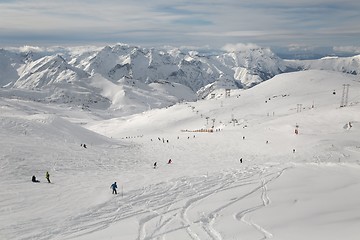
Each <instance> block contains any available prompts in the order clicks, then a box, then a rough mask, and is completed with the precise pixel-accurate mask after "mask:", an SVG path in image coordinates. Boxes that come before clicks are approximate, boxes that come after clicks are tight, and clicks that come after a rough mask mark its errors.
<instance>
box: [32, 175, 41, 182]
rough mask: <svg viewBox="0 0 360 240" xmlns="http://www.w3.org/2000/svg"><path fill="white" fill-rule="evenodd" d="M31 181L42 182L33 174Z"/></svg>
mask: <svg viewBox="0 0 360 240" xmlns="http://www.w3.org/2000/svg"><path fill="white" fill-rule="evenodd" d="M31 181H32V182H34V183H38V182H40V181H39V180H37V179H36V177H35V175H34V176H32V178H31Z"/></svg>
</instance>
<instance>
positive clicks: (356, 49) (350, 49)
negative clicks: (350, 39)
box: [334, 46, 360, 54]
mask: <svg viewBox="0 0 360 240" xmlns="http://www.w3.org/2000/svg"><path fill="white" fill-rule="evenodd" d="M334 51H335V52H340V53H355V54H360V46H342V47H341V46H337V47H334Z"/></svg>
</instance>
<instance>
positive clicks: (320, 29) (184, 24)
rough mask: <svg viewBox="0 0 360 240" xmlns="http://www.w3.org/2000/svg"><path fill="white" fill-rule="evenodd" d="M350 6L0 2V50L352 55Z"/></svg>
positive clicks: (312, 0)
mask: <svg viewBox="0 0 360 240" xmlns="http://www.w3.org/2000/svg"><path fill="white" fill-rule="evenodd" d="M359 12H360V2H359V1H358V0H344V1H338V0H298V1H289V0H286V1H285V0H251V1H248V0H223V1H218V0H216V1H215V0H206V1H205V0H192V1H188V0H185V1H184V0H183V1H180V0H151V1H149V0H132V1H123V0H107V1H101V0H77V1H73V0H71V1H70V0H57V1H48V0H0V18H1V21H0V47H4V46H14V45H17V46H21V45H87V44H89V45H104V44H112V43H118V42H121V43H130V44H137V45H141V46H145V47H146V46H154V47H156V46H160V45H161V46H163V45H168V46H190V47H193V48H217V49H221V48H223V47H224V46H229V44H230V45H232V46H233V47H236V46H238V43H246V44H248V43H251V44H257V45H261V46H265V47H270V46H278V47H289V48H308V47H309V46H310V47H314V46H316V47H319V46H333V47H336V48H338V49H342V50H344V51H345V50H346V51H354V50H355V51H359V53H360V42H359V39H360V24H359V23H360V14H359Z"/></svg>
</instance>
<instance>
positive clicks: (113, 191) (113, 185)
mask: <svg viewBox="0 0 360 240" xmlns="http://www.w3.org/2000/svg"><path fill="white" fill-rule="evenodd" d="M110 188H111V189H112V194H117V191H116V189H117V185H116V182H114V183H113V184H111V186H110Z"/></svg>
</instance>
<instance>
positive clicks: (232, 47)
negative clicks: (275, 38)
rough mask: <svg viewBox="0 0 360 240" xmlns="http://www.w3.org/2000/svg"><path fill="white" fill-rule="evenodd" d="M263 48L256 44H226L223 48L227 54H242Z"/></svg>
mask: <svg viewBox="0 0 360 240" xmlns="http://www.w3.org/2000/svg"><path fill="white" fill-rule="evenodd" d="M259 48H261V47H260V46H258V45H257V44H254V43H245V44H244V43H236V44H226V45H225V46H223V47H222V50H224V51H226V52H241V51H245V50H249V49H259Z"/></svg>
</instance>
